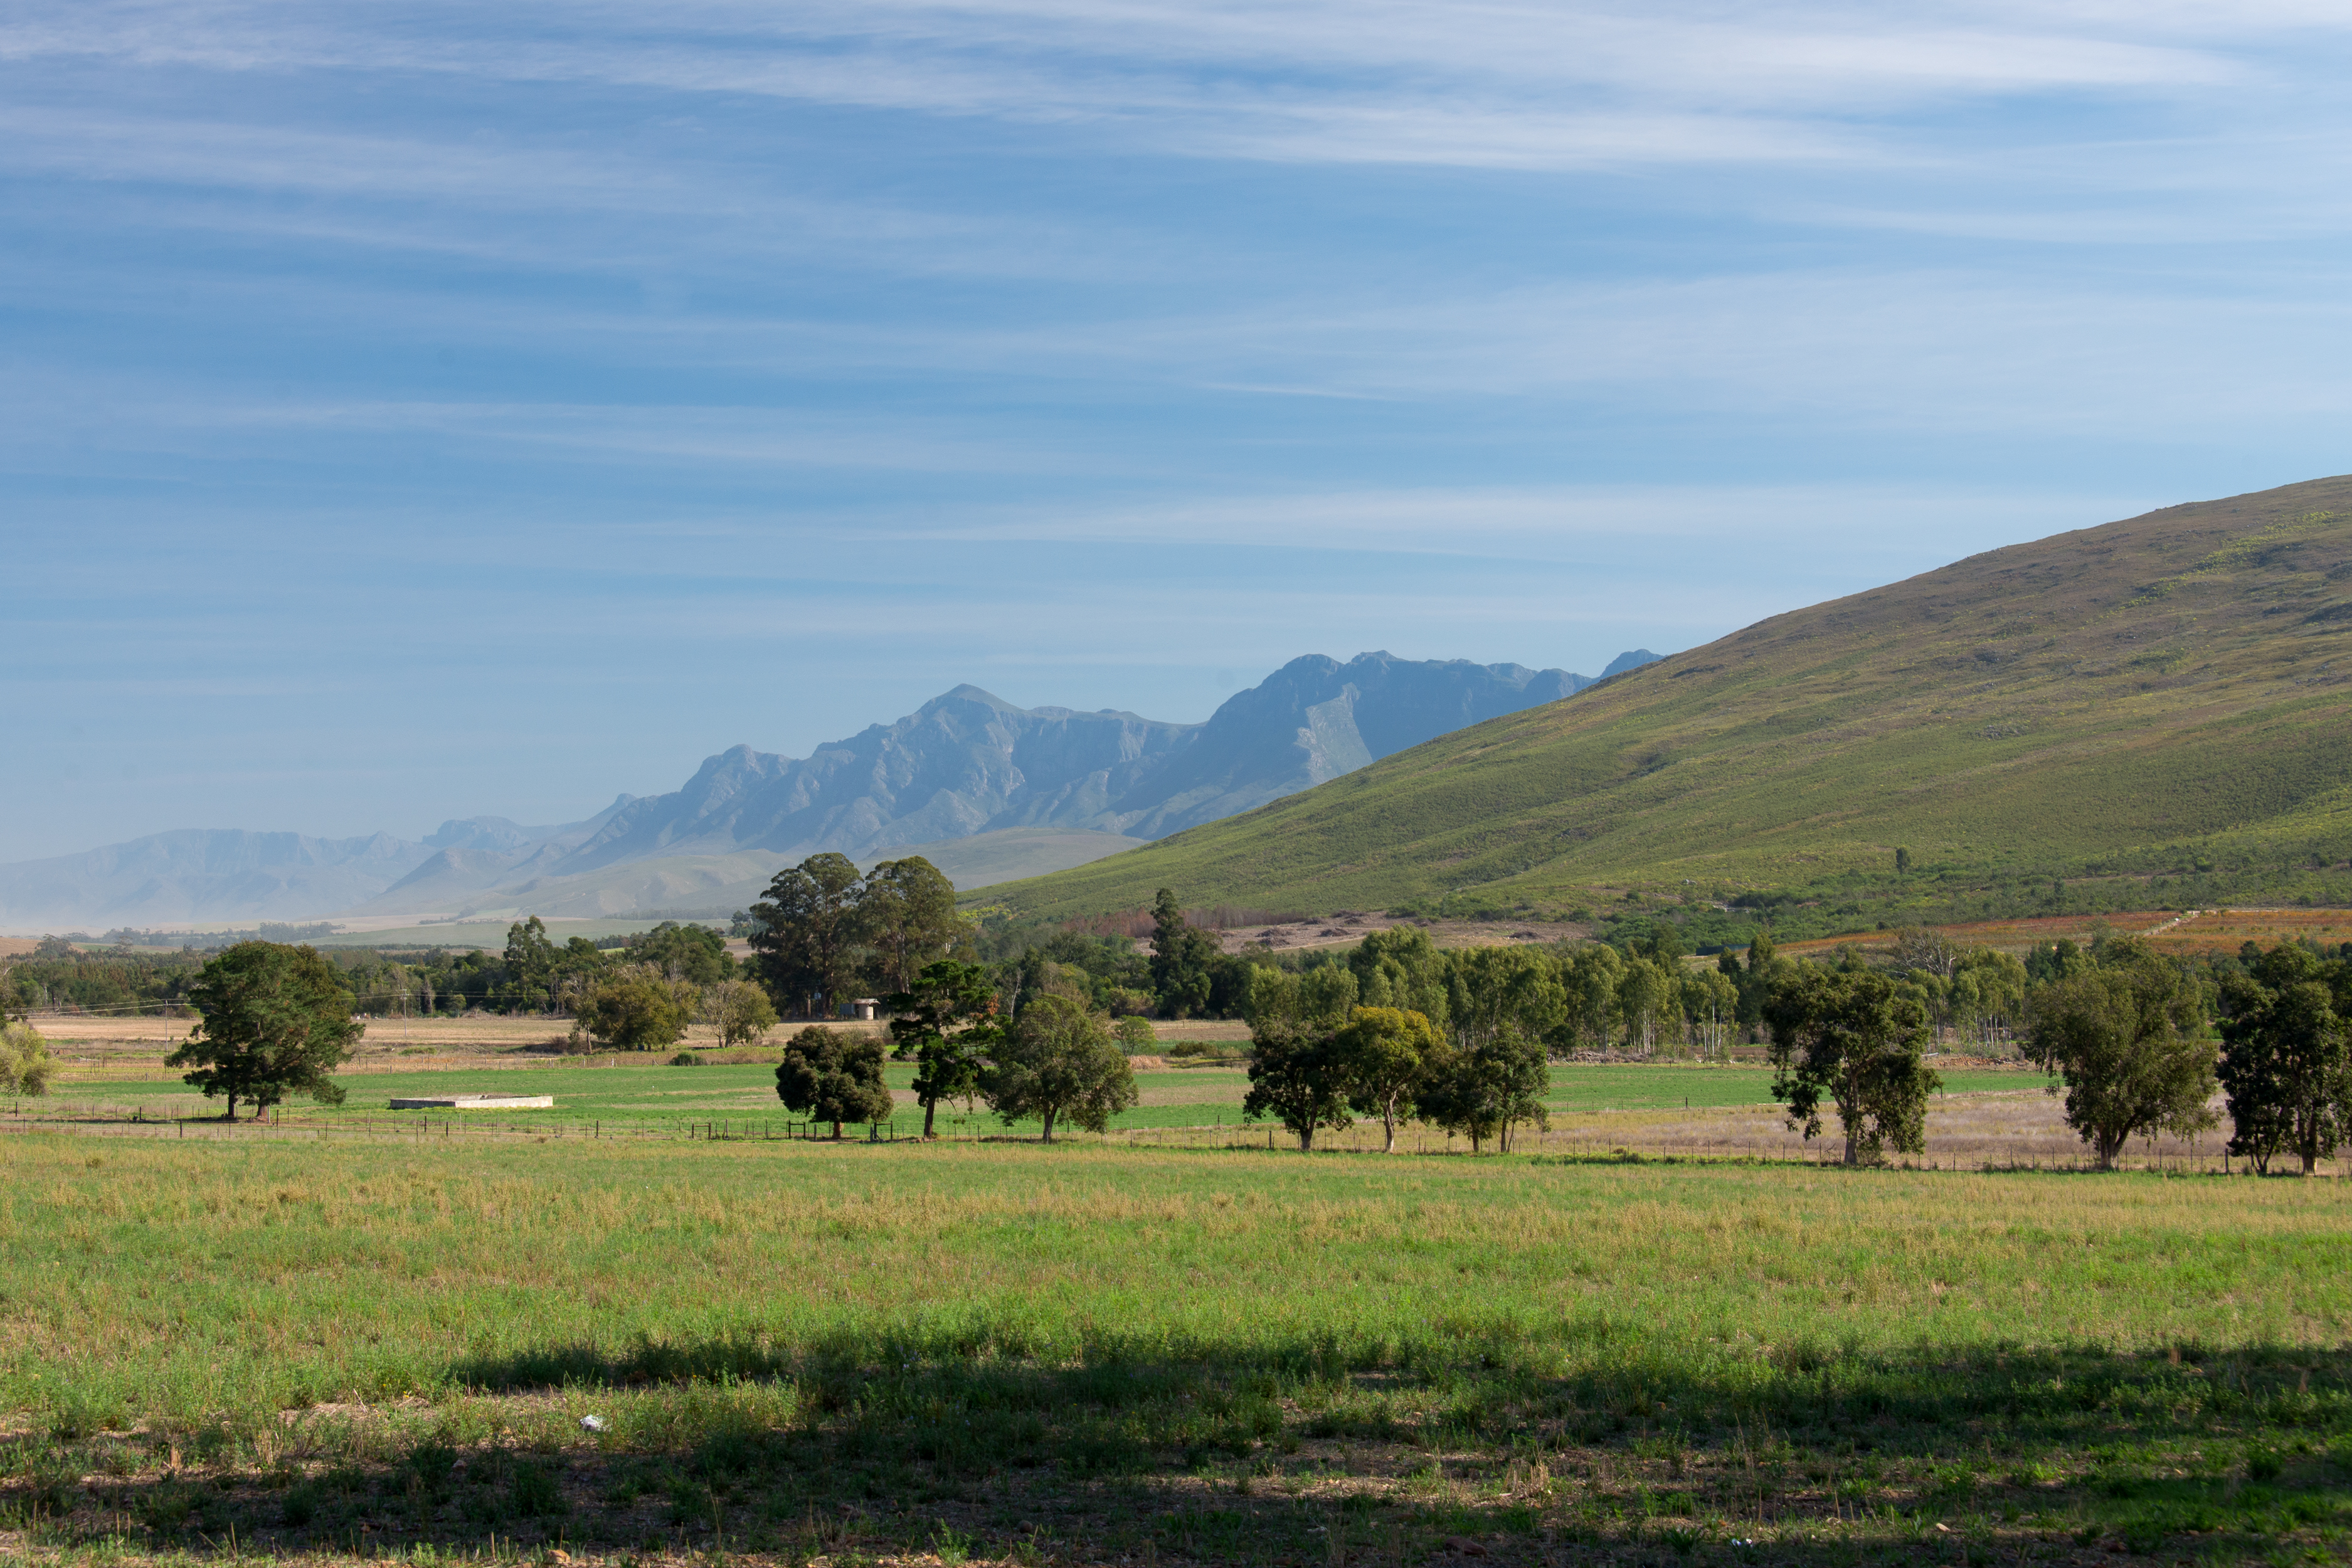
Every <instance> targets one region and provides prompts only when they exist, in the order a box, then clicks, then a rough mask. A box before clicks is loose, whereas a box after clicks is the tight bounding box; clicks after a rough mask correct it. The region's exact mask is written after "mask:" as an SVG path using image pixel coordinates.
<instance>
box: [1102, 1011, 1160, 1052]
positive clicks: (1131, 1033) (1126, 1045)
mask: <svg viewBox="0 0 2352 1568" xmlns="http://www.w3.org/2000/svg"><path fill="white" fill-rule="evenodd" d="M1113 1033H1115V1034H1116V1035H1117V1036H1118V1048H1119V1049H1120V1050H1123V1051H1125V1052H1126V1053H1127V1054H1128V1055H1129V1056H1131V1057H1148V1056H1150V1054H1151V1053H1152V1052H1154V1051H1156V1050H1158V1049H1159V1048H1160V1037H1159V1036H1158V1035H1155V1034H1153V1033H1152V1032H1151V1020H1150V1019H1149V1018H1145V1017H1141V1016H1138V1015H1136V1014H1133V1013H1129V1015H1128V1016H1126V1017H1124V1018H1121V1019H1120V1020H1119V1021H1118V1026H1117V1028H1116V1029H1115V1030H1114V1031H1113Z"/></svg>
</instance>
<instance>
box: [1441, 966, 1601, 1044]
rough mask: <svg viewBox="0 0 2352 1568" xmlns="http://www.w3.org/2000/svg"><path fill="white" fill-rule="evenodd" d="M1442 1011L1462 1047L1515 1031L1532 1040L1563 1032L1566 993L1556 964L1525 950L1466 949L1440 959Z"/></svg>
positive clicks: (1565, 1029) (1567, 1018) (1567, 1006)
mask: <svg viewBox="0 0 2352 1568" xmlns="http://www.w3.org/2000/svg"><path fill="white" fill-rule="evenodd" d="M1441 956H1442V958H1443V959H1444V972H1445V977H1446V991H1445V1011H1446V1016H1447V1017H1448V1018H1449V1020H1450V1021H1451V1023H1452V1025H1453V1032H1454V1038H1455V1039H1456V1040H1458V1041H1460V1042H1461V1043H1462V1044H1464V1045H1475V1044H1476V1043H1477V1042H1479V1041H1481V1040H1486V1039H1489V1038H1492V1037H1494V1035H1495V1034H1496V1032H1497V1031H1499V1030H1501V1029H1503V1028H1505V1027H1507V1026H1509V1027H1516V1028H1517V1030H1518V1031H1519V1032H1520V1033H1521V1034H1523V1035H1526V1036H1528V1037H1531V1038H1535V1039H1551V1038H1553V1037H1558V1036H1560V1035H1562V1034H1564V1033H1565V1032H1566V1031H1567V1027H1568V1020H1569V1012H1570V1008H1569V998H1568V990H1567V987H1566V986H1565V984H1563V983H1562V981H1561V977H1560V964H1559V960H1558V959H1556V958H1554V957H1553V956H1552V955H1551V954H1550V953H1549V952H1540V951H1538V950H1536V949H1533V948H1525V947H1465V948H1455V949H1454V950H1453V951H1452V952H1445V953H1443V954H1442V955H1441Z"/></svg>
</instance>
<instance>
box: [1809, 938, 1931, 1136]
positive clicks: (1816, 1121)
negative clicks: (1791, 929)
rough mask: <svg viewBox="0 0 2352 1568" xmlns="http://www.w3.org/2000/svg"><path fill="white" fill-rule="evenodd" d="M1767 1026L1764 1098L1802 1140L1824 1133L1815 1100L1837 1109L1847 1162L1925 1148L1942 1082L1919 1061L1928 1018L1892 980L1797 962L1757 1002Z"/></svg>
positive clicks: (1861, 971)
mask: <svg viewBox="0 0 2352 1568" xmlns="http://www.w3.org/2000/svg"><path fill="white" fill-rule="evenodd" d="M1764 1017H1765V1021H1766V1022H1767V1023H1769V1025H1770V1026H1771V1027H1772V1065H1773V1067H1774V1068H1775V1069H1776V1071H1775V1073H1774V1075H1773V1079H1772V1096H1773V1098H1774V1099H1776V1100H1780V1102H1781V1103H1782V1104H1783V1105H1786V1106H1787V1107H1788V1108H1789V1125H1790V1127H1791V1128H1795V1129H1801V1131H1803V1133H1804V1135H1805V1137H1806V1139H1807V1140H1808V1141H1810V1140H1811V1139H1814V1138H1817V1137H1819V1136H1820V1135H1821V1131H1822V1100H1823V1098H1824V1097H1826V1098H1827V1099H1829V1100H1831V1101H1832V1103H1833V1104H1835V1106H1836V1107H1837V1115H1838V1121H1839V1122H1840V1123H1841V1124H1842V1125H1843V1127H1844V1129H1845V1163H1847V1164H1849V1165H1859V1164H1862V1163H1864V1162H1865V1161H1867V1162H1869V1163H1876V1162H1877V1161H1878V1160H1880V1159H1881V1158H1883V1157H1884V1155H1885V1151H1886V1150H1887V1148H1889V1147H1890V1146H1891V1147H1893V1148H1894V1149H1895V1150H1897V1151H1899V1152H1904V1153H1908V1154H1916V1153H1917V1152H1919V1151H1920V1150H1921V1149H1922V1148H1924V1147H1925V1146H1926V1134H1927V1097H1928V1096H1929V1095H1931V1094H1933V1093H1935V1092H1936V1090H1937V1088H1938V1087H1939V1086H1940V1085H1941V1083H1942V1081H1943V1080H1942V1079H1940V1078H1938V1077H1937V1075H1936V1073H1935V1072H1934V1071H1933V1070H1932V1069H1930V1068H1928V1067H1927V1065H1926V1064H1925V1063H1924V1062H1922V1061H1921V1060H1920V1052H1921V1050H1922V1049H1923V1048H1924V1047H1925V1046H1926V1044H1927V1014H1926V1012H1925V1011H1924V1010H1923V1009H1922V1008H1921V1007H1920V1006H1919V1005H1918V1004H1917V1002H1916V1001H1914V1000H1912V999H1910V998H1907V997H1906V996H1904V995H1903V994H1901V993H1900V992H1899V991H1898V990H1897V989H1896V987H1895V983H1894V982H1893V981H1891V980H1889V979H1887V978H1886V976H1885V975H1883V974H1880V973H1875V972H1874V971H1871V970H1866V969H1864V970H1856V971H1853V972H1852V973H1839V972H1836V971H1832V970H1826V969H1822V968H1818V967H1816V966H1815V965H1812V964H1810V963H1800V964H1795V965H1792V966H1790V969H1789V970H1788V971H1787V972H1786V973H1783V974H1782V975H1781V977H1780V979H1779V980H1778V981H1776V982H1775V983H1774V984H1773V987H1772V994H1771V995H1770V997H1769V999H1768V1000H1767V1001H1766V1003H1765V1005H1764Z"/></svg>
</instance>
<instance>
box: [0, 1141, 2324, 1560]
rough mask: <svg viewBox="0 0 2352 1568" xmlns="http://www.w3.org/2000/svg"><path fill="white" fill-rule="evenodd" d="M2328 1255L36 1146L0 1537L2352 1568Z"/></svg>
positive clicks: (2292, 1242) (354, 1546)
mask: <svg viewBox="0 0 2352 1568" xmlns="http://www.w3.org/2000/svg"><path fill="white" fill-rule="evenodd" d="M2345 1217H2346V1214H2345V1199H2344V1197H2343V1196H2342V1195H2340V1188H2339V1186H2338V1184H2336V1183H2334V1182H2326V1183H2299V1182H2275V1181H2274V1182H2256V1181H2252V1180H2243V1179H2241V1180H2238V1181H2221V1180H2213V1179H2170V1180H2167V1179H2159V1178H2154V1177H2146V1176H2123V1177H2107V1178H2095V1177H2074V1176H2041V1177H2034V1176H2024V1175H1982V1174H1953V1173H1904V1172H1874V1173H1847V1172H1839V1171H1827V1170H1819V1169H1812V1168H1807V1167H1774V1166H1747V1165H1718V1166H1713V1167H1707V1166H1680V1167H1671V1168H1661V1167H1658V1166H1655V1165H1623V1164H1609V1163H1571V1162H1563V1161H1550V1162H1546V1161H1535V1160H1520V1159H1508V1160H1489V1161H1480V1162H1472V1161H1416V1162H1382V1161H1374V1160H1342V1159H1335V1160H1328V1161H1309V1160H1300V1159H1297V1158H1292V1157H1284V1156H1273V1157H1269V1156H1265V1155H1263V1154H1250V1153H1237V1152H1224V1153H1155V1152H1149V1151H1143V1152H1138V1151H1130V1150H1106V1149H1099V1148H1081V1147H1074V1148H1067V1149H1062V1150H1047V1149H1044V1148H1040V1147H1037V1146H1034V1145H1027V1146H1024V1145H1002V1144H1000V1145H980V1146H961V1147H944V1148H943V1147H933V1148H929V1149H912V1148H908V1147H905V1146H901V1147H899V1148H897V1149H893V1148H891V1147H888V1146H882V1147H874V1146H851V1147H848V1148H829V1147H825V1146H822V1145H815V1146H812V1145H806V1144H772V1145H746V1144H733V1145H730V1144H661V1145H643V1146H630V1145H625V1144H624V1145H601V1146H600V1145H584V1144H581V1143H578V1142H572V1143H568V1144H524V1145H509V1146H502V1147H495V1148H467V1147H466V1146H464V1145H462V1144H460V1145H458V1146H457V1147H454V1148H447V1149H444V1148H437V1147H436V1148H419V1147H416V1146H414V1145H400V1144H364V1143H362V1144H353V1145H336V1144H330V1145H289V1144H243V1145H238V1144H226V1145H208V1144H207V1145H198V1144H190V1145H186V1146H182V1145H179V1144H175V1143H169V1142H110V1143H104V1144H100V1143H99V1142H97V1141H94V1140H88V1139H76V1138H71V1137H64V1136H55V1135H47V1134H31V1135H23V1136H16V1137H11V1138H8V1139H6V1140H5V1141H0V1298H5V1305H6V1310H5V1313H0V1411H5V1412H6V1414H5V1415H0V1430H5V1432H6V1433H7V1434H8V1435H7V1436H5V1438H0V1476H5V1477H8V1478H10V1479H7V1480H5V1482H0V1531H7V1530H12V1529H13V1531H14V1532H15V1537H14V1539H15V1540H16V1542H18V1543H19V1544H20V1546H21V1548H22V1549H23V1550H26V1551H38V1552H47V1553H58V1552H66V1553H71V1552H97V1553H99V1554H100V1555H101V1556H104V1555H108V1554H111V1555H112V1556H115V1557H118V1558H119V1557H121V1556H123V1555H125V1554H130V1555H133V1556H138V1555H145V1554H154V1553H160V1552H176V1551H190V1552H195V1553H196V1554H198V1555H204V1554H205V1553H206V1552H207V1551H208V1550H210V1548H209V1547H208V1546H207V1543H217V1542H222V1541H224V1540H226V1538H227V1532H228V1531H231V1530H234V1531H235V1532H236V1540H238V1541H239V1542H245V1543H247V1544H252V1543H257V1542H259V1543H266V1544H267V1545H268V1548H269V1549H270V1550H273V1551H287V1552H310V1553H315V1554H325V1555H360V1556H368V1555H374V1554H378V1553H381V1552H384V1551H387V1550H395V1549H396V1550H399V1551H402V1552H412V1549H413V1548H415V1547H416V1546H417V1545H419V1544H420V1543H421V1544H425V1545H431V1544H433V1543H436V1542H437V1543H439V1544H440V1546H442V1547H446V1546H448V1545H450V1544H452V1543H463V1542H473V1543H479V1542H482V1541H484V1540H485V1539H486V1538H487V1537H489V1536H493V1535H495V1536H500V1537H503V1538H504V1539H505V1540H507V1541H508V1542H509V1544H510V1545H511V1543H513V1542H517V1541H520V1542H524V1543H525V1544H526V1545H528V1544H530V1543H532V1542H539V1543H542V1544H552V1543H553V1542H557V1541H559V1540H561V1541H562V1542H564V1543H565V1544H566V1547H567V1550H568V1551H570V1552H572V1553H574V1554H575V1555H577V1554H583V1553H585V1554H590V1555H596V1554H605V1555H618V1554H636V1555H643V1554H647V1553H651V1554H656V1555H658V1554H662V1553H671V1554H681V1553H687V1552H698V1553H699V1552H711V1551H714V1550H718V1549H719V1548H720V1547H722V1546H723V1547H724V1548H725V1549H726V1550H728V1551H730V1552H749V1553H751V1554H753V1555H755V1556H757V1555H766V1556H769V1557H772V1558H776V1559H779V1560H791V1561H805V1560H807V1559H809V1558H812V1557H816V1556H824V1557H826V1558H829V1559H831V1560H833V1561H846V1560H849V1559H850V1558H852V1557H854V1556H869V1557H870V1556H871V1555H872V1554H875V1553H883V1554H895V1555H898V1556H908V1555H915V1556H922V1555H926V1554H928V1555H929V1557H931V1558H932V1559H935V1560H948V1561H952V1560H956V1559H958V1558H961V1557H962V1556H965V1555H973V1556H981V1557H1008V1558H1012V1559H1015V1560H1024V1561H1031V1562H1042V1561H1045V1560H1047V1559H1049V1558H1050V1559H1054V1560H1066V1561H1087V1562H1091V1561H1111V1560H1117V1559H1121V1558H1124V1559H1126V1560H1129V1561H1134V1560H1138V1559H1147V1560H1156V1559H1157V1558H1158V1557H1161V1556H1166V1557H1169V1558H1171V1559H1182V1560H1192V1561H1220V1562H1223V1561H1258V1562H1316V1563H1331V1562H1344V1561H1347V1560H1349V1552H1350V1550H1351V1548H1350V1547H1349V1542H1354V1543H1355V1545H1354V1548H1353V1550H1354V1552H1355V1553H1356V1555H1357V1556H1358V1557H1360V1558H1362V1559H1364V1560H1366V1561H1373V1560H1378V1561H1405V1562H1421V1561H1426V1560H1429V1559H1431V1558H1433V1557H1435V1556H1440V1555H1444V1554H1446V1553H1454V1554H1457V1555H1491V1556H1496V1557H1500V1558H1504V1559H1509V1560H1526V1561H1536V1560H1538V1559H1540V1558H1543V1557H1544V1556H1545V1555H1546V1554H1547V1553H1549V1552H1557V1551H1558V1550H1559V1549H1561V1548H1563V1547H1565V1546H1573V1545H1577V1544H1579V1543H1581V1544H1582V1545H1585V1546H1596V1547H1606V1548H1608V1549H1609V1550H1611V1551H1612V1552H1621V1553H1624V1554H1628V1555H1629V1556H1630V1557H1631V1558H1632V1559H1633V1560H1643V1559H1647V1558H1654V1559H1656V1560H1658V1561H1662V1562H1679V1561H1685V1560H1688V1559H1690V1558H1692V1557H1693V1556H1698V1557H1702V1558H1706V1559H1710V1560H1712V1559H1721V1560H1725V1561H1734V1560H1737V1561H1756V1560H1765V1561H1787V1562H1798V1563H1814V1562H1821V1563H1832V1562H1834V1563H1844V1562H1850V1561H1857V1560H1871V1559H1874V1558H1891V1559H1914V1560H1935V1561H1952V1560H1968V1561H1984V1562H1992V1561H2006V1560H2011V1559H2012V1558H2014V1557H2015V1556H2017V1555H2019V1554H2023V1553H2032V1554H2034V1555H2036V1556H2038V1557H2041V1558H2043V1559H2053V1560H2054V1559H2060V1558H2065V1557H2068V1556H2070V1555H2080V1556H2083V1557H2085V1558H2088V1557H2090V1556H2093V1555H2096V1556H2097V1557H2098V1558H2099V1559H2100V1560H2102V1561H2112V1560H2113V1559H2114V1556H2115V1555H2116V1554H2117V1553H2121V1554H2125V1555H2139V1556H2152V1557H2158V1558H2172V1559H2179V1560H2188V1559H2191V1558H2203V1559H2207V1560H2218V1559H2219V1558H2221V1557H2230V1556H2242V1555H2255V1554H2265V1555H2270V1556H2273V1557H2274V1558H2275V1560H2278V1561H2287V1560H2291V1559H2292V1558H2293V1557H2294V1556H2295V1555H2296V1554H2298V1553H2302V1552H2319V1553H2322V1554H2323V1555H2341V1553H2342V1552H2343V1550H2344V1546H2345V1543H2346V1539H2347V1538H2346V1535H2345V1533H2344V1531H2345V1527H2346V1525H2347V1523H2352V1489H2347V1479H2352V1478H2347V1468H2352V1389H2347V1373H2352V1363H2348V1362H2347V1355H2346V1352H2345V1344H2346V1336H2347V1325H2352V1272H2347V1266H2352V1229H2347V1226H2346V1225H2345V1223H2344V1221H2345ZM590 1415H593V1416H596V1417H597V1418H598V1420H599V1421H600V1422H601V1423H602V1424H603V1429H602V1430H601V1431H589V1430H587V1429H584V1428H583V1426H582V1425H581V1423H582V1420H583V1417H586V1416H590ZM1335 1532H1336V1535H1335ZM1335 1540H1336V1542H1338V1544H1336V1545H1335V1544H1334V1542H1335ZM1739 1543H1746V1544H1739ZM8 1545H9V1542H7V1541H6V1540H0V1552H5V1551H6V1550H7V1549H8ZM1473 1548H1475V1552H1473V1551H1471V1549H1473Z"/></svg>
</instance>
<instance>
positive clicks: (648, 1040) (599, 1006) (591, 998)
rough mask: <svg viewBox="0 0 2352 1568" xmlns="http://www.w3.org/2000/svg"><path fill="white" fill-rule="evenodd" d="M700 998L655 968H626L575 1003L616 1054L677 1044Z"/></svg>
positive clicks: (576, 1012) (578, 1014)
mask: <svg viewBox="0 0 2352 1568" xmlns="http://www.w3.org/2000/svg"><path fill="white" fill-rule="evenodd" d="M700 1002H701V994H700V993H699V992H698V990H697V989H696V988H695V987H694V986H692V985H690V984H687V983H686V982H685V981H683V980H675V981H674V980H670V979H668V978H667V977H665V976H664V975H663V974H662V973H661V972H660V971H659V970H657V969H656V968H655V967H654V966H653V965H652V964H649V963H625V964H622V965H621V966H620V967H619V968H617V969H615V970H614V971H613V972H612V973H609V974H606V975H604V977H602V978H601V979H598V980H597V981H595V982H594V983H593V984H591V985H590V986H589V987H588V989H587V990H586V991H585V992H583V993H582V994H581V995H580V996H579V997H578V998H577V1000H575V1001H574V1002H573V1004H572V1016H573V1017H574V1018H577V1019H578V1020H579V1021H580V1026H581V1027H582V1028H583V1029H585V1030H587V1031H588V1033H590V1034H591V1035H593V1036H594V1037H596V1038H597V1039H598V1040H600V1041H602V1042H603V1043H604V1044H605V1045H607V1046H610V1047H613V1048H614V1049H615V1050H623V1051H650V1050H656V1049H658V1048H660V1047H663V1046H672V1045H676V1044H677V1041H678V1038H679V1037H681V1036H683V1035H684V1034H685V1033H686V1026H687V1025H688V1024H689V1023H691V1022H692V1021H693V1019H694V1015H695V1012H696V1010H697V1009H698V1006H699V1005H700Z"/></svg>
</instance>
